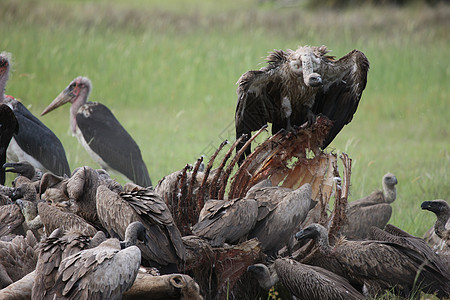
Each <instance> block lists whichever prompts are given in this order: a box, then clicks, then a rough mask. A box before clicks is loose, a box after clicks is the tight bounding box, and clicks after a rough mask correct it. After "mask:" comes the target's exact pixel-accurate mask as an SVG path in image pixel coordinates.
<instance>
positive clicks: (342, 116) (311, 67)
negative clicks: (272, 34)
mask: <svg viewBox="0 0 450 300" xmlns="http://www.w3.org/2000/svg"><path fill="white" fill-rule="evenodd" d="M328 52H329V50H328V49H327V47H325V46H321V47H310V46H304V47H299V48H298V49H297V50H295V51H293V50H290V49H289V50H287V51H282V50H275V51H273V52H271V53H270V54H269V56H268V57H267V63H268V66H265V67H263V68H261V69H260V70H257V71H254V70H252V71H248V72H246V73H244V74H243V75H242V76H241V78H239V80H238V82H237V84H238V88H237V94H238V100H237V106H236V114H235V126H236V138H239V137H240V136H241V135H242V134H246V135H247V138H246V139H244V140H243V141H242V142H241V143H240V145H238V147H237V150H239V149H240V148H241V147H242V146H243V145H244V143H245V142H246V141H247V140H248V139H249V137H250V135H251V132H252V131H255V130H259V129H260V128H261V127H263V126H264V125H266V124H267V123H272V134H275V133H277V132H278V131H279V130H280V129H282V128H284V129H290V128H292V127H293V126H300V125H302V124H303V123H305V122H308V123H309V124H312V123H314V121H315V116H316V115H318V114H323V115H325V116H326V117H328V118H329V119H330V120H331V121H332V122H333V127H332V129H331V130H330V133H329V134H328V136H327V137H326V139H325V141H324V142H323V145H322V148H325V147H326V146H328V144H330V143H331V141H332V140H333V139H334V138H335V137H336V135H337V134H338V133H339V131H340V130H341V129H342V128H343V127H344V125H346V124H348V123H349V122H350V121H351V120H352V118H353V115H354V113H355V112H356V109H357V107H358V104H359V100H360V99H361V95H362V92H363V91H364V89H365V87H366V83H367V72H368V70H369V61H368V60H367V58H366V56H365V55H364V53H362V52H361V51H358V50H353V51H351V52H350V53H348V54H347V55H345V56H344V57H342V58H341V59H338V60H335V59H334V57H332V56H328V55H326V54H327V53H328ZM250 151H251V150H250V147H248V148H247V149H246V151H245V154H246V155H248V154H250Z"/></svg>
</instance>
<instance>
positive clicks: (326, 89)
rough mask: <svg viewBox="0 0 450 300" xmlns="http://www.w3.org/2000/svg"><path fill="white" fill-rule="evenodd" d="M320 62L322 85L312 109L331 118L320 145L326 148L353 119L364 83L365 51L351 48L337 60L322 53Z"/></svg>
mask: <svg viewBox="0 0 450 300" xmlns="http://www.w3.org/2000/svg"><path fill="white" fill-rule="evenodd" d="M322 64H324V66H323V69H322V71H321V75H322V80H323V83H324V86H323V89H322V90H321V91H319V92H318V94H317V95H316V97H315V100H314V105H313V108H312V111H313V112H314V113H315V114H323V115H325V116H327V117H328V118H329V119H330V120H331V121H332V122H333V127H332V128H331V130H330V132H329V134H328V136H327V137H326V138H325V140H324V142H323V145H322V148H325V147H326V146H328V145H329V144H330V143H331V142H332V141H333V139H334V138H335V137H336V135H337V134H338V133H339V132H340V131H341V129H342V128H343V127H344V125H346V124H348V123H350V121H351V120H352V118H353V115H354V114H355V112H356V109H357V108H358V104H359V100H360V99H361V95H362V92H363V90H364V89H365V87H366V83H367V73H368V71H369V61H368V60H367V57H366V56H365V55H364V53H362V52H361V51H358V50H353V51H352V52H350V53H348V54H347V55H345V56H344V57H342V58H340V59H339V60H333V59H331V58H329V57H324V58H323V62H322Z"/></svg>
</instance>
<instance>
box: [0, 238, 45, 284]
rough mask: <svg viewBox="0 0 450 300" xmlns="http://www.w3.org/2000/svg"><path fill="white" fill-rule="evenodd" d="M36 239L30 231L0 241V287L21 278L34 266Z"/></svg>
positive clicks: (35, 260)
mask: <svg viewBox="0 0 450 300" xmlns="http://www.w3.org/2000/svg"><path fill="white" fill-rule="evenodd" d="M37 246H38V241H37V240H36V238H35V236H34V235H33V233H32V232H31V231H27V234H26V236H25V237H24V236H22V235H18V236H16V237H15V238H14V239H13V240H12V241H10V242H4V241H0V289H2V288H4V287H5V286H7V285H9V284H11V283H13V282H15V281H17V280H19V279H21V278H22V277H24V276H25V275H27V274H28V273H30V272H32V271H33V270H34V268H35V267H36V262H37V257H38V255H37V253H36V249H37Z"/></svg>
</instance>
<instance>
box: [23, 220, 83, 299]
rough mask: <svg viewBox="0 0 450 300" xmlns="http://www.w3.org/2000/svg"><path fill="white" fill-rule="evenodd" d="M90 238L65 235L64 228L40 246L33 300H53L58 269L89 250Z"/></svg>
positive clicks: (68, 233) (54, 232) (74, 233)
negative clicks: (81, 252)
mask: <svg viewBox="0 0 450 300" xmlns="http://www.w3.org/2000/svg"><path fill="white" fill-rule="evenodd" d="M89 242H90V238H89V237H87V236H85V235H81V234H79V233H76V232H75V231H70V232H67V233H66V234H64V230H63V229H62V228H58V229H55V230H54V231H53V232H52V233H51V234H50V235H49V237H48V238H47V239H45V240H44V241H42V242H41V244H40V246H39V258H38V262H37V265H36V272H35V277H34V283H33V289H32V298H33V299H34V297H37V296H38V295H39V297H40V298H39V299H49V300H50V299H53V295H54V291H52V288H53V285H54V284H55V280H56V276H57V272H58V267H59V265H60V263H61V261H62V260H63V259H64V258H66V257H68V256H70V255H72V254H75V253H77V252H79V251H81V250H83V249H86V248H88V246H89Z"/></svg>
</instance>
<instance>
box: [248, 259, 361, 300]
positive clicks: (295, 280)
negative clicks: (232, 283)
mask: <svg viewBox="0 0 450 300" xmlns="http://www.w3.org/2000/svg"><path fill="white" fill-rule="evenodd" d="M274 266H275V271H276V274H275V275H270V272H269V269H268V268H267V267H266V266H265V265H263V264H256V265H252V266H250V267H248V270H249V271H251V272H253V273H254V274H255V275H256V277H257V279H258V281H259V283H260V285H261V287H263V288H265V289H267V288H268V287H270V286H272V285H274V284H275V283H276V282H277V281H278V280H280V281H281V282H282V283H283V285H284V286H285V287H286V288H287V289H288V290H289V292H290V293H291V294H292V295H294V296H296V297H299V298H300V299H308V300H326V299H329V300H334V299H342V300H346V299H365V298H364V296H363V295H362V294H361V293H360V292H358V291H357V290H356V289H355V288H354V287H353V286H351V285H350V283H349V282H348V281H347V280H346V279H345V278H343V277H341V276H339V275H336V274H335V273H333V272H330V271H328V270H326V269H323V268H320V267H316V266H310V265H305V264H302V263H299V262H297V261H295V260H292V259H276V260H275V263H274Z"/></svg>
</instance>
